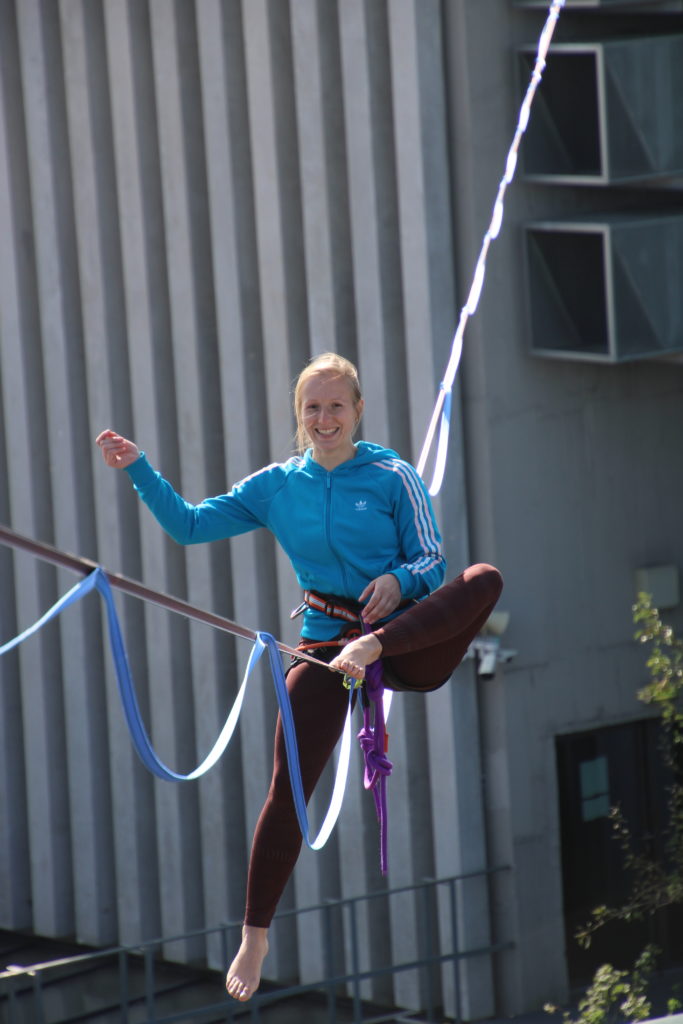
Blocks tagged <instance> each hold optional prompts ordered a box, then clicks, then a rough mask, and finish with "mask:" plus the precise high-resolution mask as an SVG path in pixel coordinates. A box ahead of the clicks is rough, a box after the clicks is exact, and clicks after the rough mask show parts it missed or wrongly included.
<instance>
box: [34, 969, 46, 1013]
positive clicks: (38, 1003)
mask: <svg viewBox="0 0 683 1024" xmlns="http://www.w3.org/2000/svg"><path fill="white" fill-rule="evenodd" d="M33 1013H34V1017H33V1024H45V1005H44V1003H43V972H42V971H36V972H35V974H34V975H33Z"/></svg>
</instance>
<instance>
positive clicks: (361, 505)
mask: <svg viewBox="0 0 683 1024" xmlns="http://www.w3.org/2000/svg"><path fill="white" fill-rule="evenodd" d="M355 508H356V512H367V510H368V503H367V501H363V499H361V500H360V501H357V502H356V505H355Z"/></svg>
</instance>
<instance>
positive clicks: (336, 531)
mask: <svg viewBox="0 0 683 1024" xmlns="http://www.w3.org/2000/svg"><path fill="white" fill-rule="evenodd" d="M356 450H357V455H356V457H355V458H354V459H350V460H349V461H348V462H343V463H342V464H341V465H340V466H337V467H336V469H333V470H332V471H331V472H330V471H329V470H327V469H325V468H324V467H323V466H321V465H319V463H317V462H315V461H314V460H313V458H312V457H311V456H312V450H311V449H309V450H308V451H306V453H305V454H304V455H301V456H295V457H294V458H291V459H289V460H288V461H287V462H284V463H273V464H272V465H270V466H266V467H265V468H264V469H261V470H259V471H258V472H256V473H254V474H253V475H252V476H248V477H246V479H244V480H241V481H240V482H239V483H236V484H235V485H234V487H233V488H232V490H231V491H230V492H229V493H228V494H220V495H218V496H217V497H215V498H207V499H206V500H204V501H202V502H201V503H200V504H199V505H192V504H190V503H189V502H187V501H185V500H184V499H183V498H181V496H180V495H179V494H177V493H176V491H174V489H173V488H172V487H171V485H170V484H169V483H168V481H167V480H164V478H163V477H162V476H161V474H160V473H157V472H156V471H155V470H154V469H153V468H152V466H151V465H150V463H149V462H148V460H147V457H146V456H145V454H144V452H143V453H142V454H141V455H140V458H139V459H137V460H136V461H135V462H134V463H133V464H132V465H131V466H129V467H128V468H127V473H128V474H129V476H130V478H131V480H132V481H133V484H134V485H135V488H136V490H137V491H138V493H139V495H140V497H141V498H142V500H143V501H144V502H145V504H146V505H147V506H148V507H149V508H150V509H151V511H152V512H153V514H154V515H155V516H156V518H157V520H158V521H159V523H160V524H161V526H162V527H163V528H164V529H165V530H166V532H167V533H169V534H170V535H171V537H173V538H174V540H176V541H177V542H178V543H179V544H199V543H202V542H204V541H211V540H222V539H224V538H226V537H234V536H236V535H237V534H240V533H246V532H247V531H248V530H255V529H257V528H258V527H261V526H264V527H266V528H267V529H268V530H271V531H272V533H273V534H274V535H275V537H276V538H277V540H278V541H279V543H280V544H281V545H282V547H283V548H284V550H285V552H286V553H287V555H288V556H289V558H290V560H291V562H292V565H293V567H294V571H295V573H296V576H297V579H298V581H299V585H300V586H301V587H302V589H304V590H317V591H319V592H320V593H323V594H336V595H337V596H339V597H346V598H352V599H354V600H357V599H358V597H359V595H360V594H361V593H362V592H363V590H364V589H365V587H366V586H367V585H368V583H369V582H370V581H371V580H373V579H375V578H376V577H377V576H381V575H383V574H384V573H388V572H390V573H393V575H394V576H396V578H397V579H398V581H399V584H400V586H401V594H402V596H403V597H404V598H418V599H419V598H421V597H425V596H426V595H427V594H429V593H430V592H431V591H432V590H435V589H436V587H438V586H439V585H440V584H441V583H442V582H443V578H444V574H445V570H446V563H445V559H444V557H443V554H442V550H441V537H440V534H439V531H438V528H437V526H436V523H435V521H434V513H433V510H432V505H431V501H430V499H429V495H428V493H427V491H426V489H425V486H424V484H423V482H422V480H421V478H420V476H419V475H418V473H417V472H416V470H415V469H413V467H412V466H411V465H409V463H407V462H404V461H403V460H402V459H400V458H399V456H398V455H397V454H396V452H394V451H392V450H391V449H389V448H382V447H381V446H380V445H377V444H371V443H370V442H367V441H359V442H358V443H357V445H356ZM339 632H340V627H339V623H338V622H335V621H334V620H332V619H329V618H328V617H327V616H325V615H324V614H323V613H321V612H317V611H314V610H313V609H310V608H307V609H306V611H305V613H304V625H303V629H302V635H303V636H304V637H306V638H307V639H309V640H330V639H332V638H333V637H335V636H338V635H339Z"/></svg>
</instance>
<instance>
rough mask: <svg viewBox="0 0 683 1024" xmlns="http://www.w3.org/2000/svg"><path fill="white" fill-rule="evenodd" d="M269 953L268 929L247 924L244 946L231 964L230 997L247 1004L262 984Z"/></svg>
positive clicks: (228, 989) (226, 986)
mask: <svg viewBox="0 0 683 1024" xmlns="http://www.w3.org/2000/svg"><path fill="white" fill-rule="evenodd" d="M267 952H268V929H267V928H256V927H255V926H253V925H248V924H245V925H244V927H243V928H242V945H241V946H240V948H239V950H238V953H237V956H236V957H235V959H234V960H233V962H232V963H231V964H230V970H229V971H228V976H227V978H226V979H225V988H226V991H227V993H228V995H229V996H232V998H233V999H238V1000H239V1001H240V1002H241V1003H246V1001H247V999H251V997H252V996H253V994H254V992H255V991H256V989H257V988H258V987H259V985H260V983H261V966H262V964H263V961H264V960H265V958H266V953H267Z"/></svg>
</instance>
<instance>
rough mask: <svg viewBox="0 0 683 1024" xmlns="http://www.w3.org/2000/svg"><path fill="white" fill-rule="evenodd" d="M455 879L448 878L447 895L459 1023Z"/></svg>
mask: <svg viewBox="0 0 683 1024" xmlns="http://www.w3.org/2000/svg"><path fill="white" fill-rule="evenodd" d="M456 881H457V879H455V878H450V879H449V880H448V895H449V902H450V907H451V937H452V942H453V999H454V1003H455V1024H461V1022H462V1007H461V998H460V947H459V945H458V907H457V901H456V896H455V885H456Z"/></svg>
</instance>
